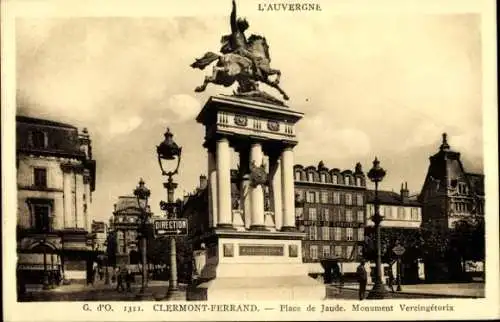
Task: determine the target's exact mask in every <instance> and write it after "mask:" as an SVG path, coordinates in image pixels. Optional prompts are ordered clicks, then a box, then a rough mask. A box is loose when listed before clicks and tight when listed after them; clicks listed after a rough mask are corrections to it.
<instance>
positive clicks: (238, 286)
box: [187, 268, 326, 301]
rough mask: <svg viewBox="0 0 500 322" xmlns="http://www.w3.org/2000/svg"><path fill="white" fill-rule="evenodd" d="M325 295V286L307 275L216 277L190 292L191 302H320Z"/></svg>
mask: <svg viewBox="0 0 500 322" xmlns="http://www.w3.org/2000/svg"><path fill="white" fill-rule="evenodd" d="M263 269H265V268H263ZM325 296H326V287H325V285H324V284H321V283H319V282H317V281H316V280H314V279H312V278H311V277H309V276H307V275H306V276H281V277H233V278H231V277H228V278H215V279H213V280H210V281H207V282H204V283H201V284H198V285H191V286H189V287H188V289H187V300H188V301H207V300H210V301H219V300H221V301H297V300H314V301H318V300H323V299H325Z"/></svg>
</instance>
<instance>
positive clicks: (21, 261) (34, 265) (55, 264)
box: [17, 253, 61, 270]
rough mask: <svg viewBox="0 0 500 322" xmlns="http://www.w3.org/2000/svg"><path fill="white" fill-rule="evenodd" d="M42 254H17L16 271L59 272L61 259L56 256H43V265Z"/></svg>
mask: <svg viewBox="0 0 500 322" xmlns="http://www.w3.org/2000/svg"><path fill="white" fill-rule="evenodd" d="M43 258H44V254H40V253H33V254H26V253H18V254H17V269H18V270H44V269H47V270H59V267H60V265H61V259H60V257H59V255H57V254H45V258H46V260H45V263H46V264H45V265H44V264H43V262H44V261H43Z"/></svg>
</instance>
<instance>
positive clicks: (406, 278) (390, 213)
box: [365, 183, 424, 284]
mask: <svg viewBox="0 0 500 322" xmlns="http://www.w3.org/2000/svg"><path fill="white" fill-rule="evenodd" d="M374 200H375V191H374V190H369V191H367V204H366V210H367V211H366V213H367V218H366V228H365V257H366V258H367V259H369V260H374V258H375V249H376V248H375V229H374V223H373V221H372V220H371V219H370V218H371V217H372V216H373V215H374V214H375V206H374ZM378 200H379V205H380V208H379V209H380V210H379V211H380V215H381V216H383V217H384V220H383V221H382V222H381V224H380V234H381V246H382V258H383V265H384V270H383V274H384V275H387V271H388V270H389V269H391V270H392V271H393V274H394V276H395V277H396V276H397V274H398V270H397V268H398V265H397V264H398V260H400V265H401V268H400V271H399V272H400V274H401V282H402V283H403V284H415V283H418V282H420V281H421V280H423V279H424V268H423V263H422V260H421V259H422V253H421V249H420V248H421V243H420V238H421V235H420V225H421V223H422V206H421V204H420V202H419V201H417V200H416V197H415V196H410V192H409V190H408V185H407V183H404V184H401V190H400V193H396V192H393V191H378ZM396 245H400V246H403V247H404V248H405V252H404V253H403V254H402V255H401V257H398V256H397V255H396V254H394V252H393V248H394V247H395V246H396ZM373 266H374V263H373ZM372 272H374V270H372Z"/></svg>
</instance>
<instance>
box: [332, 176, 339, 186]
mask: <svg viewBox="0 0 500 322" xmlns="http://www.w3.org/2000/svg"><path fill="white" fill-rule="evenodd" d="M332 183H333V184H337V183H338V178H337V175H336V174H334V175H333V176H332Z"/></svg>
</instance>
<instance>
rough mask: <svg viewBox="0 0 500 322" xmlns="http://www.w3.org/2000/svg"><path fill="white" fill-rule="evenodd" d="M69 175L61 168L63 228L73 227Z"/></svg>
mask: <svg viewBox="0 0 500 322" xmlns="http://www.w3.org/2000/svg"><path fill="white" fill-rule="evenodd" d="M71 197H72V193H71V173H70V172H69V171H68V170H67V169H64V168H63V199H64V201H63V227H64V228H66V227H74V226H75V224H74V223H73V224H72V218H71Z"/></svg>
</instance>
